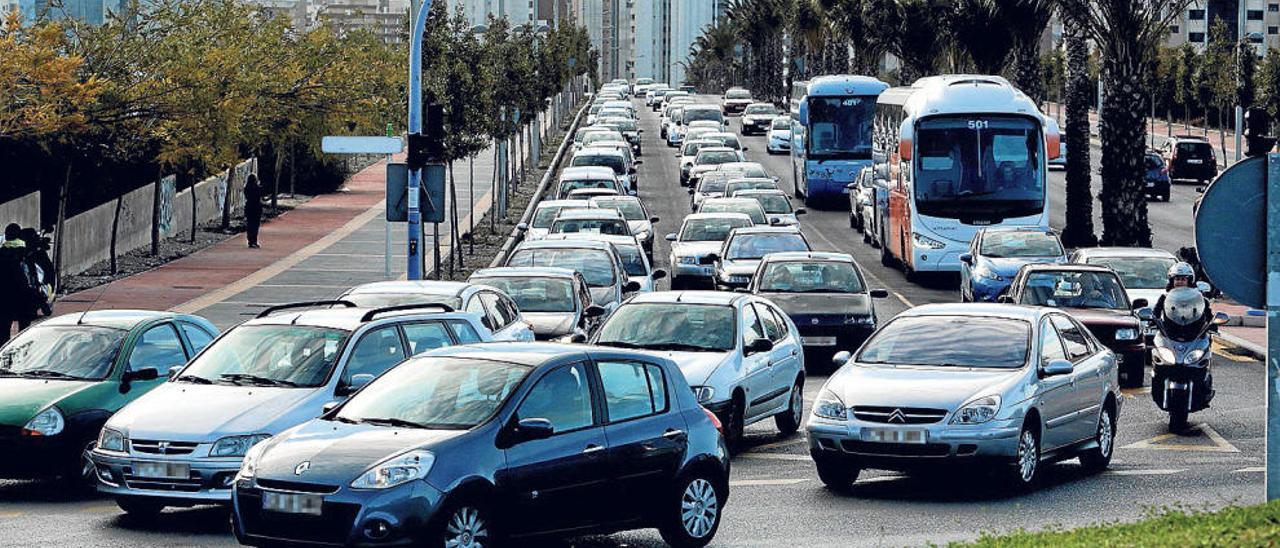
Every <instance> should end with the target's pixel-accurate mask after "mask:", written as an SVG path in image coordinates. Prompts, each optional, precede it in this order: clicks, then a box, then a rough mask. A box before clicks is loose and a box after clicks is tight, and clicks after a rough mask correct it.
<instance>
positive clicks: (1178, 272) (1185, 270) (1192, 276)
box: [1168, 262, 1196, 287]
mask: <svg viewBox="0 0 1280 548" xmlns="http://www.w3.org/2000/svg"><path fill="white" fill-rule="evenodd" d="M1168 278H1169V285H1170V286H1172V285H1173V279H1174V278H1187V279H1188V280H1189V282H1188V283H1187V285H1189V286H1192V287H1195V285H1196V269H1194V268H1191V265H1189V264H1187V263H1185V262H1177V263H1174V264H1173V266H1170V267H1169V272H1168Z"/></svg>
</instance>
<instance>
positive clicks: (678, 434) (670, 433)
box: [662, 428, 684, 440]
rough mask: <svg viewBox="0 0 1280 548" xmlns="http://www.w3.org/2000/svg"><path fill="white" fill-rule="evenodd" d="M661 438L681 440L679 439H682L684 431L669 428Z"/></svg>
mask: <svg viewBox="0 0 1280 548" xmlns="http://www.w3.org/2000/svg"><path fill="white" fill-rule="evenodd" d="M662 437H664V438H666V439H669V440H681V439H684V430H677V429H675V428H670V429H668V430H667V431H666V432H663V433H662Z"/></svg>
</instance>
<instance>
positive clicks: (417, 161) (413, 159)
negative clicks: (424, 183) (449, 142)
mask: <svg viewBox="0 0 1280 548" xmlns="http://www.w3.org/2000/svg"><path fill="white" fill-rule="evenodd" d="M408 140H409V143H408V149H409V157H408V159H407V160H406V163H408V164H409V168H410V169H421V168H422V167H423V166H426V165H427V164H428V163H435V162H443V161H444V107H443V106H441V105H437V104H429V105H427V111H426V129H425V131H423V132H422V133H410V134H409V135H408Z"/></svg>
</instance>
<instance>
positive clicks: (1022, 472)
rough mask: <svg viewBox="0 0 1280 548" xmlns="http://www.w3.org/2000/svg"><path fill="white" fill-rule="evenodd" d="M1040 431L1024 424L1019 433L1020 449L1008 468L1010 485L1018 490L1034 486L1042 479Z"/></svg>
mask: <svg viewBox="0 0 1280 548" xmlns="http://www.w3.org/2000/svg"><path fill="white" fill-rule="evenodd" d="M1040 465H1041V462H1040V433H1039V432H1038V431H1037V430H1036V429H1035V428H1032V427H1031V426H1030V425H1027V424H1024V425H1023V426H1022V432H1020V433H1019V434H1018V449H1017V452H1016V454H1015V455H1014V458H1013V463H1012V464H1011V465H1010V466H1009V468H1008V472H1007V475H1008V478H1009V483H1010V485H1012V486H1013V488H1014V489H1016V490H1025V489H1030V488H1031V487H1033V486H1034V485H1035V484H1036V482H1037V481H1039V479H1040Z"/></svg>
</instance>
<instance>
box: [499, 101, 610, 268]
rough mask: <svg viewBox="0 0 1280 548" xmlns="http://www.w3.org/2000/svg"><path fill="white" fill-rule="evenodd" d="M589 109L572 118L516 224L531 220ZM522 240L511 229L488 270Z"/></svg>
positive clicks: (521, 236) (504, 258)
mask: <svg viewBox="0 0 1280 548" xmlns="http://www.w3.org/2000/svg"><path fill="white" fill-rule="evenodd" d="M590 107H591V105H590V104H587V105H584V106H583V107H582V108H581V109H580V110H578V114H577V115H576V116H574V117H573V124H572V125H570V126H569V131H566V132H565V134H564V140H563V141H561V142H560V148H557V149H556V155H555V157H554V158H552V159H551V164H549V165H548V166H547V171H546V173H543V174H542V180H540V181H538V189H537V190H536V191H534V193H533V198H532V199H530V200H529V206H528V207H526V208H525V209H524V214H523V215H521V216H520V221H519V222H518V223H517V224H519V223H525V224H528V223H529V222H531V221H532V220H533V212H534V210H536V209H537V208H538V203H539V202H541V201H542V198H543V196H545V195H546V193H547V189H548V188H549V187H550V186H551V183H552V182H554V181H555V179H556V174H557V173H559V172H560V162H563V161H564V156H565V152H566V151H568V150H569V147H570V146H572V145H573V137H574V134H575V133H577V132H578V125H579V124H581V123H582V116H583V114H584V113H586V112H587V110H588V109H589V108H590ZM523 239H524V231H522V230H520V229H518V228H513V229H511V234H510V235H508V236H507V241H506V243H503V244H502V249H499V250H498V254H497V255H496V256H494V257H493V262H491V263H489V268H494V267H498V266H502V265H503V264H504V263H506V262H507V257H509V256H510V255H511V252H512V251H514V250H515V248H516V245H518V244H519V243H520V241H521V240H523Z"/></svg>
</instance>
